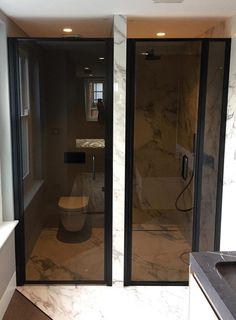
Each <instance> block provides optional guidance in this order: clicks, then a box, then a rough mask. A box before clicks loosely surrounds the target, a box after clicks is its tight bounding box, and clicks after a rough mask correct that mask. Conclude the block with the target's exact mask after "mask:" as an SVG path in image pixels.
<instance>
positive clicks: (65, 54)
mask: <svg viewBox="0 0 236 320" xmlns="http://www.w3.org/2000/svg"><path fill="white" fill-rule="evenodd" d="M9 52H10V57H9V58H10V75H11V89H12V90H11V100H12V131H13V150H14V155H15V157H14V172H15V177H19V178H18V179H15V202H16V208H15V209H16V219H19V220H20V225H19V227H18V231H17V235H16V236H17V260H18V261H17V265H18V266H19V267H18V283H19V284H20V283H67V282H68V283H107V284H111V208H112V204H111V194H112V180H111V179H112V174H111V172H112V162H111V161H112V160H111V159H112V88H113V87H112V41H111V40H109V39H95V40H93V39H83V40H73V39H44V38H39V39H10V40H9Z"/></svg>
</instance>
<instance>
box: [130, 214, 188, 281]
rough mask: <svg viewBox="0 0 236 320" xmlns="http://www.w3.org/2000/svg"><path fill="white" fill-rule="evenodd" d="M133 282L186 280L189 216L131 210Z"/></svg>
mask: <svg viewBox="0 0 236 320" xmlns="http://www.w3.org/2000/svg"><path fill="white" fill-rule="evenodd" d="M132 231H133V232H132V280H133V281H188V272H189V268H188V267H189V252H191V251H192V246H191V232H192V221H191V214H189V213H184V214H182V213H179V212H177V211H176V210H166V211H162V212H160V211H158V210H153V209H152V210H143V209H138V208H135V209H134V223H133V226H132Z"/></svg>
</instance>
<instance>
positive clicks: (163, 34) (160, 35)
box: [157, 32, 166, 37]
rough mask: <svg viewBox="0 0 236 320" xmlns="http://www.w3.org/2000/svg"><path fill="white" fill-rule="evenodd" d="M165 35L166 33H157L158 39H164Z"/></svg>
mask: <svg viewBox="0 0 236 320" xmlns="http://www.w3.org/2000/svg"><path fill="white" fill-rule="evenodd" d="M165 35H166V33H165V32H157V37H164V36H165Z"/></svg>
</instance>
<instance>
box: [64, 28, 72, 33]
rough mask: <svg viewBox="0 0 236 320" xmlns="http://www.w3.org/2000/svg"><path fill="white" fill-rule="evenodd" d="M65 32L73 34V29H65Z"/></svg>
mask: <svg viewBox="0 0 236 320" xmlns="http://www.w3.org/2000/svg"><path fill="white" fill-rule="evenodd" d="M63 32H67V33H70V32H72V29H71V28H64V29H63Z"/></svg>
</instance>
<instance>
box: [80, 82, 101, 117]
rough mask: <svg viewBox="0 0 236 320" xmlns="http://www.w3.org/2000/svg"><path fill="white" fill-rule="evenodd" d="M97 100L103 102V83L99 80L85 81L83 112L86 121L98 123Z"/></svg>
mask: <svg viewBox="0 0 236 320" xmlns="http://www.w3.org/2000/svg"><path fill="white" fill-rule="evenodd" d="M98 99H101V100H102V101H104V81H103V80H101V79H96V80H86V81H85V112H86V120H87V121H98V109H97V103H98Z"/></svg>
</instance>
